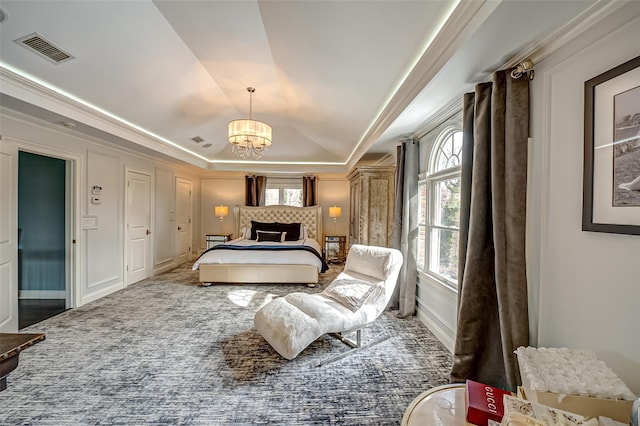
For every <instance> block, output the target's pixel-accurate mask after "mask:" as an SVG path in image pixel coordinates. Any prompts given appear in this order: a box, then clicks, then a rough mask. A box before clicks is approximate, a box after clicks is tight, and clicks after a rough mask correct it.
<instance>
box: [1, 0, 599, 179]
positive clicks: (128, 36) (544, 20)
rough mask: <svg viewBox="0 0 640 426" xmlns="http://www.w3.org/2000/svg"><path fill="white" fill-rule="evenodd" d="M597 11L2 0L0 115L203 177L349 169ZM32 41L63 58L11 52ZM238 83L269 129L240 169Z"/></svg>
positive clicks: (579, 4) (450, 4)
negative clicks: (40, 40) (64, 125)
mask: <svg viewBox="0 0 640 426" xmlns="http://www.w3.org/2000/svg"><path fill="white" fill-rule="evenodd" d="M603 3H606V2H597V1H571V0H569V1H535V0H534V1H527V0H518V1H516V0H511V1H502V2H500V1H489V2H484V1H480V0H477V1H463V2H460V3H458V2H456V1H427V0H422V1H401V0H386V1H381V0H377V1H313V0H311V1H166V0H162V1H154V2H152V1H144V0H137V1H126V0H125V1H83V2H80V1H75V0H72V1H56V0H47V1H38V0H29V1H24V0H21V1H14V0H1V1H0V5H1V7H2V8H3V9H4V10H5V11H6V13H7V15H8V19H6V20H5V21H4V22H2V23H1V24H0V36H1V41H0V61H1V63H0V65H1V67H2V68H0V71H1V72H0V77H1V78H2V80H0V82H1V83H2V85H1V86H0V92H2V97H0V103H1V104H2V105H3V106H5V107H7V108H11V109H17V110H20V111H22V112H27V113H30V114H32V115H36V116H38V117H41V118H43V119H46V120H49V121H52V122H60V121H70V122H72V123H74V124H75V125H76V127H75V129H76V130H78V131H82V132H85V133H88V134H92V135H95V136H100V137H103V138H106V139H109V140H112V141H114V142H116V143H120V144H123V145H128V146H130V147H134V148H136V149H140V150H144V151H145V152H152V151H154V152H157V153H160V154H161V155H163V156H169V157H172V158H176V159H179V160H181V161H186V162H188V163H191V164H194V165H197V166H200V167H203V168H209V169H218V170H242V171H249V170H250V171H265V172H268V171H277V170H280V171H282V170H288V171H304V172H322V171H341V172H344V171H346V170H348V169H349V168H351V167H352V166H353V164H354V163H355V162H356V161H357V160H358V159H359V158H360V157H362V155H364V154H365V153H367V152H370V153H388V152H393V150H394V147H395V145H396V144H397V142H398V141H399V140H400V139H401V138H402V137H405V136H409V135H416V134H419V133H420V132H421V131H423V130H424V128H425V126H428V124H429V123H430V122H433V120H435V118H434V117H438V116H440V115H441V114H442V111H443V108H445V107H446V106H447V105H451V104H452V102H455V101H456V100H458V99H459V98H460V96H461V95H462V93H464V92H465V91H468V90H469V89H471V88H472V87H473V84H475V83H477V82H479V81H482V80H484V79H486V78H487V76H488V75H489V74H490V73H491V71H494V70H495V69H499V68H501V67H503V66H504V65H506V64H508V63H509V61H512V60H513V59H514V58H518V57H519V56H521V55H522V54H523V52H526V51H527V49H531V47H532V46H535V45H539V44H540V43H542V42H545V40H549V38H550V37H551V36H553V35H554V31H556V30H558V29H563V30H566V29H567V28H568V27H569V24H570V21H571V20H572V19H574V18H575V17H576V16H578V15H580V14H582V17H581V18H579V19H584V16H585V15H586V14H590V13H594V10H595V9H598V8H602V7H603V6H602V5H603ZM585 11H586V12H585ZM34 32H37V33H38V34H40V35H42V36H43V37H44V38H46V39H47V40H49V41H50V42H52V43H54V44H56V45H57V46H58V47H60V48H62V49H63V50H65V51H67V52H69V53H70V54H72V55H73V56H74V59H73V60H70V61H67V62H64V63H61V64H53V63H51V62H49V61H48V60H46V59H44V58H42V57H40V56H38V55H37V54H35V53H32V52H30V51H29V50H28V49H26V48H24V47H23V46H20V45H19V44H17V43H15V42H14V40H16V39H18V38H21V37H23V36H26V35H29V34H31V33H34ZM556 35H557V34H556ZM520 59H522V58H520ZM248 86H253V87H255V88H256V92H255V94H254V96H253V118H254V119H257V120H260V121H265V122H267V123H269V124H270V125H271V126H272V128H273V145H272V146H271V148H270V150H269V152H268V154H267V156H266V158H265V159H263V160H260V161H257V162H249V163H247V162H243V161H242V160H241V159H239V158H237V157H234V156H233V154H232V153H231V147H230V144H229V143H228V141H227V124H228V122H229V121H231V120H234V119H237V118H245V117H246V116H248V110H249V95H248V93H247V91H246V87H248ZM194 136H200V137H201V138H203V139H204V142H202V143H200V144H197V143H195V142H193V141H192V140H191V138H193V137H194ZM206 144H211V146H208V147H205V145H206Z"/></svg>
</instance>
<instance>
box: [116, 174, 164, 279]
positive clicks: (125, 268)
mask: <svg viewBox="0 0 640 426" xmlns="http://www.w3.org/2000/svg"><path fill="white" fill-rule="evenodd" d="M130 173H136V174H139V175H144V176H148V177H149V205H148V206H147V207H148V209H149V228H150V229H149V230H150V231H151V234H150V235H149V241H147V244H148V247H147V259H146V264H147V267H146V272H145V277H144V278H143V279H146V278H149V277H150V276H151V275H152V274H153V269H154V266H155V265H154V264H153V252H154V232H153V231H154V229H153V225H154V222H153V218H154V217H155V211H156V210H155V180H156V175H155V171H153V170H152V171H150V170H147V169H143V168H139V167H131V166H126V165H125V167H124V182H123V183H124V203H122V209H123V212H122V217H123V218H124V223H123V226H124V238H123V248H122V251H123V254H124V260H123V263H122V269H123V271H122V274H123V277H124V279H123V281H124V282H125V285H129V284H133V283H130V282H129V269H128V263H129V228H128V226H127V223H128V213H129V212H128V208H127V197H128V196H129V193H128V191H129V178H130V176H129V174H130Z"/></svg>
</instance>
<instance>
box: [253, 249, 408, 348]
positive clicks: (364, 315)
mask: <svg viewBox="0 0 640 426" xmlns="http://www.w3.org/2000/svg"><path fill="white" fill-rule="evenodd" d="M402 261H403V260H402V254H401V253H400V252H399V251H398V250H395V249H391V248H384V247H374V246H363V245H353V246H352V247H351V248H350V249H349V254H348V256H347V260H346V263H345V267H344V270H343V272H341V273H340V275H338V276H337V277H336V279H335V280H334V281H333V283H332V284H331V285H330V286H329V287H328V288H327V289H326V290H325V291H323V292H322V293H316V294H309V293H299V292H296V293H290V294H288V295H286V296H284V297H279V298H277V299H274V300H272V301H271V302H269V303H267V304H266V305H264V306H263V307H262V308H260V310H259V311H258V312H257V313H256V314H255V317H254V324H255V326H256V329H257V330H258V332H259V333H260V334H261V335H262V336H263V337H264V338H265V339H266V340H267V342H269V344H270V345H271V346H272V347H273V348H274V349H275V350H276V351H277V352H278V353H279V354H280V355H282V356H283V357H285V358H287V359H293V358H295V357H296V356H298V354H299V353H300V352H302V350H304V349H305V348H306V347H307V346H308V345H309V344H311V343H312V342H313V341H314V340H316V339H317V338H319V337H320V336H322V335H323V334H326V333H342V332H347V331H354V330H359V329H361V328H363V327H364V326H366V325H367V324H370V323H371V322H373V321H375V319H376V318H378V316H379V315H380V314H381V313H382V312H383V311H384V309H385V308H386V306H387V304H388V303H389V299H390V298H391V296H392V294H393V291H394V289H395V286H396V280H397V278H398V273H399V272H400V268H401V267H402ZM352 283H353V285H360V286H362V287H363V288H366V287H367V286H372V287H373V289H372V291H369V292H368V295H364V296H366V299H365V300H363V301H362V302H363V303H362V305H361V306H359V307H357V306H356V307H354V306H351V307H349V306H348V305H345V304H344V303H345V302H340V301H339V300H340V298H339V297H338V298H337V297H336V294H335V293H334V292H332V291H331V289H332V288H334V289H335V288H338V289H339V288H341V287H342V288H346V289H347V290H349V286H350V285H351V284H352ZM334 284H342V286H335V285H334ZM347 293H349V292H348V291H347ZM343 341H344V340H343ZM358 341H359V339H358ZM345 343H349V344H350V345H351V346H354V345H353V344H351V343H352V342H350V341H347V342H345ZM358 343H359V342H358Z"/></svg>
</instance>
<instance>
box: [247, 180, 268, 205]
mask: <svg viewBox="0 0 640 426" xmlns="http://www.w3.org/2000/svg"><path fill="white" fill-rule="evenodd" d="M244 182H245V187H244V198H245V205H247V206H264V200H265V196H266V194H267V177H266V176H257V175H247V176H245V178H244Z"/></svg>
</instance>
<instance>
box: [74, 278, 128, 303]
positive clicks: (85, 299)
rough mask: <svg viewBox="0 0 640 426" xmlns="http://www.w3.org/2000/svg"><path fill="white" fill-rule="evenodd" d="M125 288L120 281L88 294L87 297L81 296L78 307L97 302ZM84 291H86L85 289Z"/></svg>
mask: <svg viewBox="0 0 640 426" xmlns="http://www.w3.org/2000/svg"><path fill="white" fill-rule="evenodd" d="M124 287H125V285H124V283H123V282H122V281H120V282H117V283H115V284H112V285H110V286H109V287H107V288H103V289H101V290H99V291H95V292H93V293H90V294H88V295H82V299H81V300H80V305H79V306H82V305H86V304H87V303H89V302H93V301H94V300H98V299H100V298H101V297H104V296H107V295H109V294H111V293H114V292H116V291H118V290H122V289H123V288H124ZM85 291H86V289H85Z"/></svg>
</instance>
